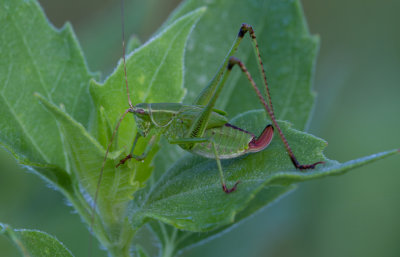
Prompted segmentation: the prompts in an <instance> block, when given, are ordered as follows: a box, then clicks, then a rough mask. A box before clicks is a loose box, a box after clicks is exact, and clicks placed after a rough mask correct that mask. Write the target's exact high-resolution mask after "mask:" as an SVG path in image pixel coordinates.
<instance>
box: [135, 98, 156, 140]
mask: <svg viewBox="0 0 400 257" xmlns="http://www.w3.org/2000/svg"><path fill="white" fill-rule="evenodd" d="M148 105H149V104H147V103H140V104H137V105H135V106H133V107H132V108H130V112H131V113H133V115H134V117H135V123H136V129H137V132H138V133H139V134H140V135H141V136H142V137H146V136H147V135H148V134H149V132H150V130H151V127H152V122H151V118H150V115H149V108H148Z"/></svg>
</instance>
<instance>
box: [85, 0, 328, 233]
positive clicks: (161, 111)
mask: <svg viewBox="0 0 400 257" xmlns="http://www.w3.org/2000/svg"><path fill="white" fill-rule="evenodd" d="M121 2H122V4H121V13H122V49H123V58H122V59H123V68H124V78H125V86H126V92H127V97H128V109H126V110H125V112H124V113H123V114H122V116H121V117H120V119H119V120H118V122H117V125H116V127H115V129H114V131H113V133H112V136H111V139H110V142H109V144H108V147H107V150H106V153H105V156H104V160H103V163H102V167H101V169H100V173H99V177H98V183H97V187H96V192H95V195H94V202H93V205H92V218H91V228H92V227H93V224H94V213H95V209H96V202H97V198H98V194H99V188H100V184H101V180H102V176H103V171H104V167H105V163H106V160H107V156H108V153H109V152H110V147H111V145H112V143H113V140H114V138H115V136H116V134H117V131H118V128H119V126H120V124H121V122H122V120H123V119H124V118H125V116H126V115H127V114H128V113H132V114H133V115H134V119H135V122H136V127H137V131H136V135H135V136H134V140H133V143H132V146H131V149H130V153H129V154H128V155H127V156H126V157H125V158H123V159H121V160H120V161H119V163H118V164H117V165H116V167H119V166H120V165H124V164H125V162H127V161H128V160H130V159H135V160H136V161H141V160H144V159H145V158H146V156H147V154H148V153H149V152H150V151H151V149H152V147H153V146H154V143H155V141H156V140H155V137H156V136H157V135H160V134H162V135H164V136H165V137H166V138H167V140H168V142H169V143H170V144H177V145H178V146H179V147H181V148H182V149H184V150H186V151H188V152H191V153H193V154H195V155H200V156H203V157H205V158H212V159H215V160H216V164H217V167H218V171H219V177H220V182H221V186H222V190H223V191H224V192H225V193H227V194H229V193H232V192H234V191H235V190H236V189H237V185H238V183H239V181H237V182H236V183H235V184H234V185H232V186H228V185H227V184H226V182H225V178H224V173H223V168H222V165H221V161H220V160H221V159H231V158H236V157H238V156H241V155H244V154H248V153H249V154H251V153H255V152H259V151H262V150H263V149H265V148H266V147H267V146H268V145H269V144H270V142H271V140H272V137H273V132H274V128H275V129H276V130H277V131H278V134H279V136H280V138H281V140H282V142H283V144H284V147H285V148H286V150H287V152H288V155H289V157H290V159H291V161H292V163H293V165H294V166H295V168H297V169H300V170H306V169H314V168H315V166H316V165H318V164H322V163H323V162H321V161H318V162H315V163H312V164H300V163H299V161H298V160H297V159H296V157H295V155H294V153H293V152H292V150H291V148H290V146H289V143H288V142H287V140H286V138H285V136H284V134H283V133H282V130H281V128H280V127H279V125H278V123H277V121H276V119H275V114H274V109H273V106H272V101H271V96H270V93H269V89H268V83H267V78H266V74H265V71H264V67H263V62H262V59H261V55H260V52H259V47H258V44H257V40H256V36H255V33H254V30H253V28H252V27H251V26H250V25H247V24H242V25H241V26H240V29H239V32H238V34H237V37H236V39H235V40H234V42H233V45H232V47H231V49H230V50H229V52H228V54H227V55H226V57H225V59H224V61H223V63H222V65H221V66H220V68H219V70H218V71H217V73H216V75H215V76H214V78H213V79H212V80H211V81H210V82H209V84H208V85H207V86H206V87H205V88H204V89H203V91H202V92H201V93H200V95H199V96H198V97H197V99H196V100H195V101H194V102H193V104H192V105H187V104H182V103H139V104H136V105H133V104H132V101H131V98H130V92H129V86H128V79H127V71H126V60H125V35H124V21H123V1H121ZM246 34H248V35H249V36H250V39H251V41H252V48H253V50H254V51H253V52H254V54H255V56H256V58H257V60H258V67H259V70H260V74H261V76H262V80H263V82H264V85H265V90H266V96H267V100H266V99H265V98H264V97H263V96H262V94H261V92H260V90H259V89H258V87H257V85H256V83H255V81H254V79H253V78H252V76H251V75H250V73H249V71H248V70H247V68H246V66H245V65H244V64H243V62H241V61H240V60H239V59H238V58H236V57H234V54H235V52H236V51H237V49H238V46H239V45H240V43H241V41H242V39H243V38H244V37H245V35H246ZM236 65H237V66H239V68H240V69H241V71H242V72H243V73H244V75H246V77H247V79H248V81H249V85H251V86H252V88H253V90H254V91H255V93H256V95H257V96H258V98H259V100H260V102H261V104H262V105H263V107H264V108H265V110H266V112H267V113H268V115H269V116H270V118H271V121H272V123H273V125H267V126H266V127H265V129H264V130H263V132H262V133H261V134H260V135H259V136H258V137H257V136H255V135H254V134H252V133H251V132H248V131H246V130H244V129H241V128H239V127H237V126H234V125H232V124H230V123H229V122H228V119H227V118H226V113H225V112H224V111H221V110H217V109H215V108H214V106H215V103H216V101H217V99H218V97H219V96H220V93H221V90H222V88H223V86H224V85H225V84H226V81H227V78H228V77H229V74H230V73H231V71H232V69H233V68H234V66H236ZM243 86H246V85H243ZM134 94H135V92H133V96H134ZM267 101H268V102H267ZM150 132H152V133H151V134H152V138H151V140H150V141H149V143H148V145H147V146H146V148H145V150H144V151H143V152H141V153H135V152H134V151H135V146H136V144H137V143H138V141H139V140H140V138H142V137H144V138H145V137H148V136H149V135H150Z"/></svg>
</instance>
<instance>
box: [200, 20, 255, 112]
mask: <svg viewBox="0 0 400 257" xmlns="http://www.w3.org/2000/svg"><path fill="white" fill-rule="evenodd" d="M250 28H251V26H249V25H247V24H242V25H241V27H240V29H239V32H238V34H237V37H236V39H235V41H234V42H233V44H232V47H231V49H230V50H229V52H228V54H227V55H226V56H225V59H224V61H223V63H222V65H221V66H220V67H219V69H218V72H217V74H215V76H214V78H213V79H212V80H211V81H210V83H209V84H208V85H207V86H206V87H205V88H204V89H203V91H201V93H200V95H199V96H198V97H197V99H196V100H195V101H194V103H193V104H195V105H207V104H208V103H209V102H210V100H211V98H212V97H213V94H214V92H215V91H216V88H217V87H218V84H219V82H220V80H221V77H222V75H223V74H224V73H225V71H226V67H227V66H228V64H229V58H230V57H231V56H233V55H234V54H235V52H236V51H237V48H238V47H239V45H240V42H241V41H242V39H243V37H244V36H245V35H246V33H247V32H249V31H250V32H251V31H252V29H251V30H250ZM253 34H254V31H253Z"/></svg>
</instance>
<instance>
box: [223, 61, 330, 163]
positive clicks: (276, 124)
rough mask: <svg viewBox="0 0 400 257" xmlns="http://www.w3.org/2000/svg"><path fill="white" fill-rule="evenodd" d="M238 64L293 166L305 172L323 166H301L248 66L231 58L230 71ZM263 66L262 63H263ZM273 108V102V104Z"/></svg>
mask: <svg viewBox="0 0 400 257" xmlns="http://www.w3.org/2000/svg"><path fill="white" fill-rule="evenodd" d="M235 64H237V65H239V67H240V69H241V70H242V72H244V73H245V74H246V76H247V78H248V80H249V81H250V83H251V85H252V87H253V89H254V91H255V92H256V94H257V96H258V98H259V99H260V101H261V103H262V104H263V105H264V107H265V109H266V111H267V112H268V115H269V116H270V117H271V120H272V123H273V124H274V126H275V127H276V128H277V129H278V133H279V136H280V138H281V140H282V142H283V144H284V145H285V148H286V151H287V152H288V154H289V156H290V159H291V160H292V163H293V165H294V166H295V167H296V168H297V169H299V170H305V169H314V168H315V166H316V165H318V164H322V163H324V162H322V161H320V162H316V163H313V164H300V163H299V162H298V161H297V159H296V157H295V155H294V154H293V151H292V149H291V148H290V146H289V143H288V141H287V139H286V137H285V135H284V134H283V132H282V130H281V128H280V127H279V125H278V122H277V121H276V119H275V114H274V112H273V110H272V109H271V108H270V106H268V104H267V103H266V102H265V99H264V97H262V95H261V92H260V90H259V89H258V87H257V85H256V83H255V81H254V79H253V78H252V76H251V75H250V72H249V71H248V70H247V68H246V66H245V65H244V64H243V62H242V61H240V60H239V59H238V58H236V57H233V56H232V57H230V58H229V65H228V69H232V68H233V66H234V65H235ZM261 65H262V62H261ZM266 87H267V88H268V85H267V84H266ZM271 106H272V102H271Z"/></svg>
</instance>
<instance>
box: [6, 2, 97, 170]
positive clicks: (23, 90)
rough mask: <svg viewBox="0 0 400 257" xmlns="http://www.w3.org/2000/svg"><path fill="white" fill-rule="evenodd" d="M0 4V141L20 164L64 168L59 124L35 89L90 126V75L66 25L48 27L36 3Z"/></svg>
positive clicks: (70, 30)
mask: <svg viewBox="0 0 400 257" xmlns="http://www.w3.org/2000/svg"><path fill="white" fill-rule="evenodd" d="M0 8H1V10H2V12H0V29H1V35H0V48H1V51H0V116H1V117H2V118H1V119H0V142H1V144H2V145H4V146H5V147H6V148H7V149H9V150H10V151H12V152H13V153H14V154H15V155H16V156H17V158H18V159H20V161H21V162H22V163H24V162H25V161H26V160H29V161H31V162H36V163H41V164H54V165H58V166H59V167H61V168H63V169H65V168H66V161H65V155H64V154H63V149H62V139H61V138H60V135H59V133H58V132H59V131H58V127H57V124H56V122H55V121H54V119H53V118H52V117H51V116H49V115H48V113H47V112H46V111H45V110H44V109H43V107H42V106H40V105H39V103H38V101H37V99H35V98H34V97H33V93H34V92H40V93H41V94H42V95H44V96H46V97H47V98H48V99H49V100H50V101H52V102H53V103H55V104H57V105H58V104H63V105H64V106H65V108H66V110H67V111H68V113H70V114H71V115H72V116H73V117H74V118H75V119H76V120H78V121H79V122H81V123H82V124H84V126H85V127H88V126H89V120H90V119H89V117H90V112H91V110H92V102H91V100H90V97H89V92H88V85H89V80H90V78H93V74H91V73H90V72H89V71H88V69H87V67H86V65H85V61H84V59H83V57H82V53H81V50H80V48H79V45H78V43H77V41H76V39H75V36H74V34H73V32H72V29H71V26H70V25H69V24H67V25H66V26H64V28H62V29H61V30H57V29H55V28H54V27H51V26H49V24H48V21H47V20H46V18H45V16H44V14H43V12H42V10H41V8H40V7H39V5H38V4H37V3H36V1H22V0H16V1H8V0H7V1H2V2H1V3H0ZM32 114H34V115H32Z"/></svg>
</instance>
